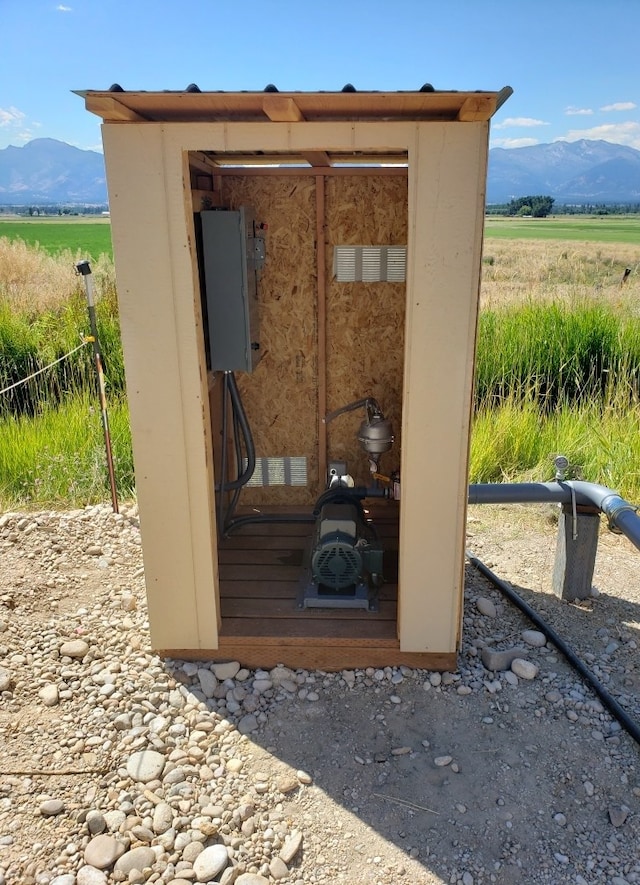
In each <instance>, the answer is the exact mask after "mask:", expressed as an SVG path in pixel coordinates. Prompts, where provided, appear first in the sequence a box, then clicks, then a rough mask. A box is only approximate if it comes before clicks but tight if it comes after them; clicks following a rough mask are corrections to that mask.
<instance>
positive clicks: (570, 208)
mask: <svg viewBox="0 0 640 885" xmlns="http://www.w3.org/2000/svg"><path fill="white" fill-rule="evenodd" d="M554 205H555V199H554V198H553V197H549V196H542V195H538V196H527V197H517V198H514V199H513V200H510V201H509V202H508V203H490V204H489V205H488V206H487V207H486V214H487V215H506V216H520V217H533V218H546V217H547V215H550V214H551V212H552V211H554V214H555V215H640V203H582V204H579V205H578V204H568V205H566V204H565V205H562V204H559V205H557V206H555V210H554Z"/></svg>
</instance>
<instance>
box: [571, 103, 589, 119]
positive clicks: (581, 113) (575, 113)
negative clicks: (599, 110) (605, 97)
mask: <svg viewBox="0 0 640 885" xmlns="http://www.w3.org/2000/svg"><path fill="white" fill-rule="evenodd" d="M564 112H565V114H566V115H567V116H568V117H588V116H590V115H591V114H592V113H593V111H592V110H591V108H574V107H572V106H571V105H569V107H568V108H565V109H564Z"/></svg>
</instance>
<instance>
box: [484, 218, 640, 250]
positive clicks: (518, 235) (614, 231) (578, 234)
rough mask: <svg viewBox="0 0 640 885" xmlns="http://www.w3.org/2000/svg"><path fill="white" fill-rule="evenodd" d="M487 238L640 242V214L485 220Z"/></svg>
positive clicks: (639, 243)
mask: <svg viewBox="0 0 640 885" xmlns="http://www.w3.org/2000/svg"><path fill="white" fill-rule="evenodd" d="M484 232H485V236H486V237H487V239H490V238H491V237H501V238H504V239H511V240H525V239H526V240H529V239H536V240H574V241H575V240H581V241H583V242H584V241H586V242H593V243H637V244H638V245H640V215H606V216H602V215H594V216H589V215H558V216H552V217H550V218H503V217H500V216H495V215H492V216H489V217H487V218H486V220H485V226H484Z"/></svg>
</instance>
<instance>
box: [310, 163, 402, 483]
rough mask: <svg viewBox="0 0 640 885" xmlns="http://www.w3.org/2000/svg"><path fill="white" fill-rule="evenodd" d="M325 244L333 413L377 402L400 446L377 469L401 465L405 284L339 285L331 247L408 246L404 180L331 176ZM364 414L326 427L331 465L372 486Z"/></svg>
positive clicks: (329, 396)
mask: <svg viewBox="0 0 640 885" xmlns="http://www.w3.org/2000/svg"><path fill="white" fill-rule="evenodd" d="M325 188H326V190H325V203H326V239H327V256H326V257H327V269H326V273H327V401H328V402H327V404H328V411H333V409H336V408H339V407H340V406H343V405H346V404H347V403H350V402H353V401H355V400H358V399H362V398H363V397H365V396H373V397H374V398H375V399H376V400H377V401H378V402H379V404H380V406H381V407H382V410H383V412H384V414H385V416H386V417H387V418H389V419H390V420H391V422H392V424H393V430H394V436H395V443H394V445H393V448H392V450H391V452H389V453H387V454H385V455H383V456H382V458H381V460H380V470H381V472H382V473H388V472H391V471H392V470H393V469H395V468H397V467H399V464H400V446H401V439H400V428H401V406H402V379H403V371H404V320H405V296H406V287H405V284H404V283H338V282H336V280H335V278H334V274H333V247H334V246H338V245H359V246H363V245H364V246H380V245H406V244H407V179H406V178H405V177H400V176H388V177H383V176H378V177H373V176H371V177H369V176H367V177H364V176H353V177H351V176H348V177H338V176H336V177H334V178H331V177H328V178H327V179H326V184H325ZM364 417H365V413H364V410H362V409H359V410H358V411H356V412H352V413H347V414H345V415H340V416H339V417H338V418H336V419H334V421H332V422H331V423H330V424H329V426H328V454H329V458H330V459H331V458H337V459H340V460H346V461H347V463H348V466H349V470H350V472H351V474H352V476H354V478H355V480H356V484H364V485H366V484H368V483H369V482H370V479H371V477H370V474H369V472H368V463H367V459H366V455H365V454H364V452H363V451H362V448H361V447H360V445H359V443H358V441H357V432H358V428H359V426H360V422H361V421H362V420H363V418H364Z"/></svg>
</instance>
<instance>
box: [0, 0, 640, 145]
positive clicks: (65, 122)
mask: <svg viewBox="0 0 640 885" xmlns="http://www.w3.org/2000/svg"><path fill="white" fill-rule="evenodd" d="M205 13H207V10H205ZM1 20H2V26H3V35H4V41H3V53H2V56H0V82H1V83H3V89H2V92H1V93H0V148H5V147H8V146H12V147H22V146H24V144H26V143H28V142H29V141H32V140H34V139H36V138H39V137H44V138H53V139H55V140H58V141H62V142H64V143H66V144H70V145H71V146H73V147H78V148H80V149H81V150H94V151H99V152H102V143H101V135H100V121H99V118H97V117H96V116H95V115H93V114H91V113H89V112H88V111H87V110H86V109H85V108H84V104H83V102H82V99H81V98H80V97H79V96H78V95H76V94H74V90H82V89H98V90H106V89H109V87H110V85H111V84H112V83H114V82H118V83H120V84H121V85H122V87H123V88H124V89H125V90H132V91H133V90H146V91H160V90H165V89H168V90H171V91H174V90H175V91H180V90H183V89H186V87H187V84H189V83H192V82H195V83H197V84H198V86H199V87H200V88H201V89H202V90H203V91H209V90H222V91H256V92H257V91H261V90H262V89H264V86H265V85H266V84H267V83H269V82H272V83H275V84H276V86H277V87H278V88H279V89H280V90H281V91H285V92H286V91H305V92H307V91H316V90H325V91H340V90H341V89H342V87H343V86H344V85H345V84H346V83H353V84H354V86H355V87H356V89H357V90H359V91H363V92H368V91H374V90H375V91H405V90H407V91H413V90H418V89H420V87H421V86H422V84H423V83H425V82H430V83H432V84H433V86H434V87H435V89H436V90H439V91H440V90H442V91H448V90H449V89H455V90H459V91H474V90H477V89H481V90H487V91H493V90H499V89H501V88H502V87H503V86H505V85H510V86H511V87H513V89H514V94H513V95H512V96H511V97H510V98H509V100H508V101H507V102H506V103H505V105H503V107H502V108H500V110H499V111H498V113H497V114H496V115H495V116H494V118H493V120H492V122H491V130H490V131H491V142H490V146H491V147H492V148H494V147H501V148H505V149H511V148H518V147H530V146H534V145H537V144H553V143H554V142H556V141H579V140H582V139H586V140H589V141H598V140H602V141H608V142H610V143H612V144H620V145H625V146H627V147H633V148H635V149H636V150H640V111H639V106H640V62H638V60H637V54H636V53H634V52H633V51H632V50H631V49H629V48H627V47H626V46H625V44H624V40H623V39H622V38H621V37H620V34H621V33H622V34H623V35H631V34H634V33H637V32H638V31H639V30H640V3H630V2H629V0H608V2H607V4H606V7H605V5H604V3H602V2H599V0H587V2H585V0H564V2H563V3H557V2H556V0H536V2H535V3H534V2H531V0H525V2H523V3H520V4H517V5H515V4H513V3H512V2H511V0H484V2H483V3H482V4H481V5H480V4H478V3H477V2H476V0H446V2H445V0H396V4H395V5H394V7H393V9H392V10H391V9H390V8H389V6H388V4H387V3H384V2H382V0H368V2H366V3H365V2H363V0H352V2H351V3H350V4H348V5H347V6H346V7H345V5H344V4H342V3H339V2H337V0H327V2H326V3H325V5H324V6H323V10H322V15H321V16H319V15H317V16H314V17H313V21H312V23H311V24H310V23H308V22H307V21H306V20H305V19H304V18H303V17H302V16H301V13H300V7H299V5H297V4H295V5H294V3H293V2H292V0H264V2H263V4H262V5H261V7H260V9H259V10H257V11H256V13H255V17H253V18H252V19H251V21H250V22H249V23H248V24H249V26H247V22H246V19H245V18H244V17H240V16H239V14H238V13H237V12H236V10H235V9H234V8H230V7H229V6H228V4H221V3H219V2H216V0H211V4H210V9H209V10H208V17H207V15H206V14H205V15H203V16H202V17H200V18H198V20H197V21H195V20H194V17H193V16H188V15H186V14H185V13H184V11H182V10H181V9H179V8H177V7H176V6H174V5H173V4H168V3H162V2H158V0H156V2H153V3H152V2H151V0H137V2H136V3H130V2H125V0H110V3H109V4H96V3H91V2H89V0H66V2H56V0H32V2H31V3H29V4H25V3H24V2H23V0H5V2H4V3H3V4H2V13H1ZM549 22H553V26H552V27H551V26H550V25H549ZM194 25H195V26H194ZM27 38H28V44H27V42H26V40H27ZM25 53H26V55H25Z"/></svg>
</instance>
